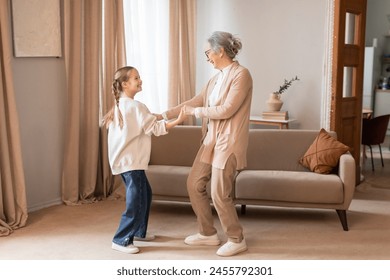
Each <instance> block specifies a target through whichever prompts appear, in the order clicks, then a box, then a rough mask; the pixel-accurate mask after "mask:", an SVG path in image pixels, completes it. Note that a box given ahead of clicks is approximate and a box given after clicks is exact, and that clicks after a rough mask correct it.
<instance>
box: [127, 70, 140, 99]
mask: <svg viewBox="0 0 390 280" xmlns="http://www.w3.org/2000/svg"><path fill="white" fill-rule="evenodd" d="M127 75H128V77H129V79H128V80H127V81H126V82H123V83H122V89H123V92H124V93H125V94H126V96H128V97H130V98H134V96H135V95H136V94H137V92H140V91H141V90H142V80H141V77H140V76H139V73H138V71H137V69H132V70H130V71H129V72H128V73H127Z"/></svg>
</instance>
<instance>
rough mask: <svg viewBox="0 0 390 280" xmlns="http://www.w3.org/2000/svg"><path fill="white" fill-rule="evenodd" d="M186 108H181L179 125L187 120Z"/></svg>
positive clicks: (178, 119)
mask: <svg viewBox="0 0 390 280" xmlns="http://www.w3.org/2000/svg"><path fill="white" fill-rule="evenodd" d="M184 107H185V106H184ZM184 107H183V108H181V110H180V114H179V116H178V117H177V121H178V123H182V122H184V121H185V120H186V119H187V115H186V113H185V110H184Z"/></svg>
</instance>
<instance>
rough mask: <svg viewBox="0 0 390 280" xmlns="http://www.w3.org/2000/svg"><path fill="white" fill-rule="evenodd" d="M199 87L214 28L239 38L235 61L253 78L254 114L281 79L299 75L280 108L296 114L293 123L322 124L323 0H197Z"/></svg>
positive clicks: (207, 71)
mask: <svg viewBox="0 0 390 280" xmlns="http://www.w3.org/2000/svg"><path fill="white" fill-rule="evenodd" d="M197 5H198V7H197V9H198V15H197V16H198V26H197V27H198V29H197V55H198V58H199V59H198V61H197V72H196V73H197V84H196V86H197V92H199V91H200V90H201V88H202V87H203V86H204V85H205V84H206V82H207V80H208V79H209V78H210V77H211V75H212V74H213V73H215V71H216V70H214V69H213V67H212V66H211V65H209V64H208V63H207V62H206V57H205V55H204V44H205V42H206V40H207V38H208V37H209V35H210V34H211V33H212V32H213V31H215V30H221V31H228V32H231V33H233V34H236V35H237V36H238V37H240V38H241V40H242V43H243V49H242V51H241V53H240V54H239V56H238V61H239V62H240V63H241V64H242V65H244V66H245V67H247V68H248V69H249V70H250V72H251V74H252V77H253V80H254V92H253V99H252V110H251V111H252V114H257V115H260V114H261V113H262V112H263V111H264V110H267V108H266V100H267V99H268V96H269V94H270V93H272V92H273V91H275V90H278V89H279V85H281V84H282V83H283V81H284V79H285V78H286V79H290V78H292V77H294V76H295V75H298V77H299V78H300V81H298V82H295V83H294V84H293V86H292V87H291V88H289V90H288V91H287V92H285V93H284V94H283V96H282V98H283V101H284V105H283V108H282V110H288V111H289V115H290V116H291V118H295V119H297V122H295V123H293V125H292V127H293V128H300V129H318V128H320V124H321V113H320V112H321V108H322V105H321V101H322V98H323V97H322V94H323V76H324V73H323V71H324V56H325V48H326V46H325V39H326V34H325V32H326V28H325V27H326V26H325V24H326V17H327V14H326V13H327V1H326V0H293V1H286V0H212V1H210V0H198V1H197Z"/></svg>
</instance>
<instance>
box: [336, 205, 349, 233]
mask: <svg viewBox="0 0 390 280" xmlns="http://www.w3.org/2000/svg"><path fill="white" fill-rule="evenodd" d="M336 212H337V215H338V216H339V219H340V222H341V224H342V226H343V229H344V230H345V231H348V223H347V211H345V210H337V209H336Z"/></svg>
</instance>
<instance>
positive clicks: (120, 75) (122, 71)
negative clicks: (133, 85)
mask: <svg viewBox="0 0 390 280" xmlns="http://www.w3.org/2000/svg"><path fill="white" fill-rule="evenodd" d="M133 69H134V67H131V66H126V67H122V68H119V69H118V70H117V71H116V72H115V75H114V76H115V79H114V81H113V82H112V94H113V95H114V98H115V105H114V106H112V108H111V110H110V111H109V112H108V113H107V114H106V115H105V116H104V117H103V121H102V125H105V126H106V128H108V126H109V125H110V123H111V122H113V121H114V116H115V106H117V107H118V121H119V126H120V128H121V129H122V128H123V115H122V112H121V110H120V109H119V99H120V96H121V92H122V82H126V81H127V80H128V79H129V75H128V73H129V71H131V70H133Z"/></svg>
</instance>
